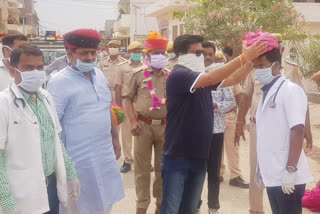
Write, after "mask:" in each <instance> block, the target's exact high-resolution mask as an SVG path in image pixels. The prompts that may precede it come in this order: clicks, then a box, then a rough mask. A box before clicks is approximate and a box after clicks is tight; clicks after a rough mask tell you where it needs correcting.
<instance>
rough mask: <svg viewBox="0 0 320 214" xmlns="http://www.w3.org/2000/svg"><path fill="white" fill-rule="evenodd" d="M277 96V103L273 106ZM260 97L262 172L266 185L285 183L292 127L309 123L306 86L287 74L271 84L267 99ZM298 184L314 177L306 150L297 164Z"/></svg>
mask: <svg viewBox="0 0 320 214" xmlns="http://www.w3.org/2000/svg"><path fill="white" fill-rule="evenodd" d="M283 80H285V82H284V83H283V84H282V86H281V88H280V89H279V92H278V95H277V97H276V99H275V103H276V107H275V108H271V107H270V102H272V101H273V99H274V96H275V94H276V91H277V89H278V88H279V86H280V84H281V83H282V82H283ZM262 99H263V98H261V99H260V103H259V106H258V110H257V114H256V121H257V158H258V164H259V168H260V171H261V176H262V179H263V182H264V184H265V186H266V187H275V186H281V183H282V177H283V175H284V173H285V171H286V166H287V162H288V157H289V147H290V134H291V128H293V127H294V126H297V125H301V124H302V125H305V119H306V112H307V96H306V94H305V93H304V91H303V89H302V88H301V87H299V86H298V85H296V84H294V83H293V82H291V81H290V80H286V79H285V77H284V76H282V77H280V78H279V79H278V80H277V81H276V82H275V83H274V85H273V86H272V87H271V88H270V90H269V92H268V94H267V95H266V98H265V100H264V102H263V101H262ZM297 168H298V171H297V174H296V183H295V184H296V185H299V184H306V183H308V182H311V181H312V176H311V174H310V171H309V167H308V163H307V160H306V156H305V153H304V151H303V150H302V152H301V155H300V159H299V161H298V165H297Z"/></svg>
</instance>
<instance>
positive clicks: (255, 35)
mask: <svg viewBox="0 0 320 214" xmlns="http://www.w3.org/2000/svg"><path fill="white" fill-rule="evenodd" d="M244 36H245V38H246V46H247V47H250V46H251V45H253V44H254V43H255V42H256V41H258V40H260V41H261V42H266V43H267V47H266V50H267V51H271V50H272V49H274V48H279V43H278V39H277V37H275V36H274V35H272V34H271V33H267V32H261V31H260V30H258V31H257V32H248V33H246V34H245V35H244Z"/></svg>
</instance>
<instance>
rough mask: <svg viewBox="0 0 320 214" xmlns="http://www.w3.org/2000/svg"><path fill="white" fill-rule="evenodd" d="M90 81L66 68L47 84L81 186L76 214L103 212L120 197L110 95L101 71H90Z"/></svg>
mask: <svg viewBox="0 0 320 214" xmlns="http://www.w3.org/2000/svg"><path fill="white" fill-rule="evenodd" d="M91 78H92V82H90V81H89V80H88V79H87V78H86V77H85V76H84V74H83V73H81V72H79V71H77V70H75V69H73V68H71V67H70V66H67V67H66V68H64V69H63V70H62V71H60V72H59V73H57V74H56V75H55V76H54V77H53V78H52V79H51V81H50V82H49V84H48V91H49V92H50V93H51V95H52V97H53V100H54V102H55V106H56V109H57V113H58V115H59V119H60V123H61V126H62V130H63V131H62V140H63V142H64V144H65V147H66V150H67V152H68V154H69V156H70V157H71V158H72V160H73V161H74V163H75V167H76V169H77V172H78V178H79V180H80V184H81V194H80V198H79V200H78V201H77V208H78V210H79V213H80V214H83V213H92V212H98V211H105V210H106V209H107V208H108V207H110V206H111V205H112V204H114V203H115V202H117V201H119V200H120V199H122V198H123V197H124V191H123V187H122V181H121V176H120V171H119V168H118V165H117V162H116V158H115V154H114V150H113V145H112V138H111V118H110V105H111V93H110V90H109V87H108V84H107V80H106V79H105V77H104V75H103V73H102V71H101V70H99V69H98V68H95V69H94V70H92V71H91Z"/></svg>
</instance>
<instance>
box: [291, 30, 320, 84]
mask: <svg viewBox="0 0 320 214" xmlns="http://www.w3.org/2000/svg"><path fill="white" fill-rule="evenodd" d="M295 47H296V49H297V54H298V57H297V61H298V65H299V68H300V70H301V71H302V73H303V75H304V76H305V77H307V78H310V77H311V76H312V75H313V74H314V73H316V72H317V71H320V35H319V34H318V35H309V36H308V38H307V39H306V40H304V41H302V42H298V43H297V44H296V45H295Z"/></svg>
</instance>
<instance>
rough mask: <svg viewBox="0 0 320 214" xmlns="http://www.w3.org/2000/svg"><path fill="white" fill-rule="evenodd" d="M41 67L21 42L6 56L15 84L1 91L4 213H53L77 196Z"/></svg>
mask: <svg viewBox="0 0 320 214" xmlns="http://www.w3.org/2000/svg"><path fill="white" fill-rule="evenodd" d="M43 69H44V63H43V54H42V52H41V50H40V49H39V48H38V47H36V46H32V45H28V44H26V45H23V46H20V47H18V48H16V49H14V50H13V52H12V53H11V56H10V67H9V70H10V72H11V75H12V77H13V78H14V80H13V81H12V82H11V83H10V85H9V87H7V88H6V89H5V90H3V91H2V92H0V133H1V134H0V206H1V207H2V209H3V212H4V213H5V214H40V213H45V214H58V213H59V202H60V203H61V204H62V205H66V203H67V198H68V197H70V198H71V199H74V200H76V199H78V197H79V193H80V184H79V181H78V179H77V172H76V169H75V167H74V164H73V162H72V160H71V158H70V157H69V156H68V155H67V152H66V151H65V147H64V145H63V144H62V142H61V140H60V136H59V134H60V132H61V127H60V123H59V119H58V115H57V112H56V110H55V106H54V103H53V100H52V97H51V96H50V94H49V93H48V92H47V91H45V90H43V89H42V88H41V85H43V83H44V82H45V72H44V71H43Z"/></svg>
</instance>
